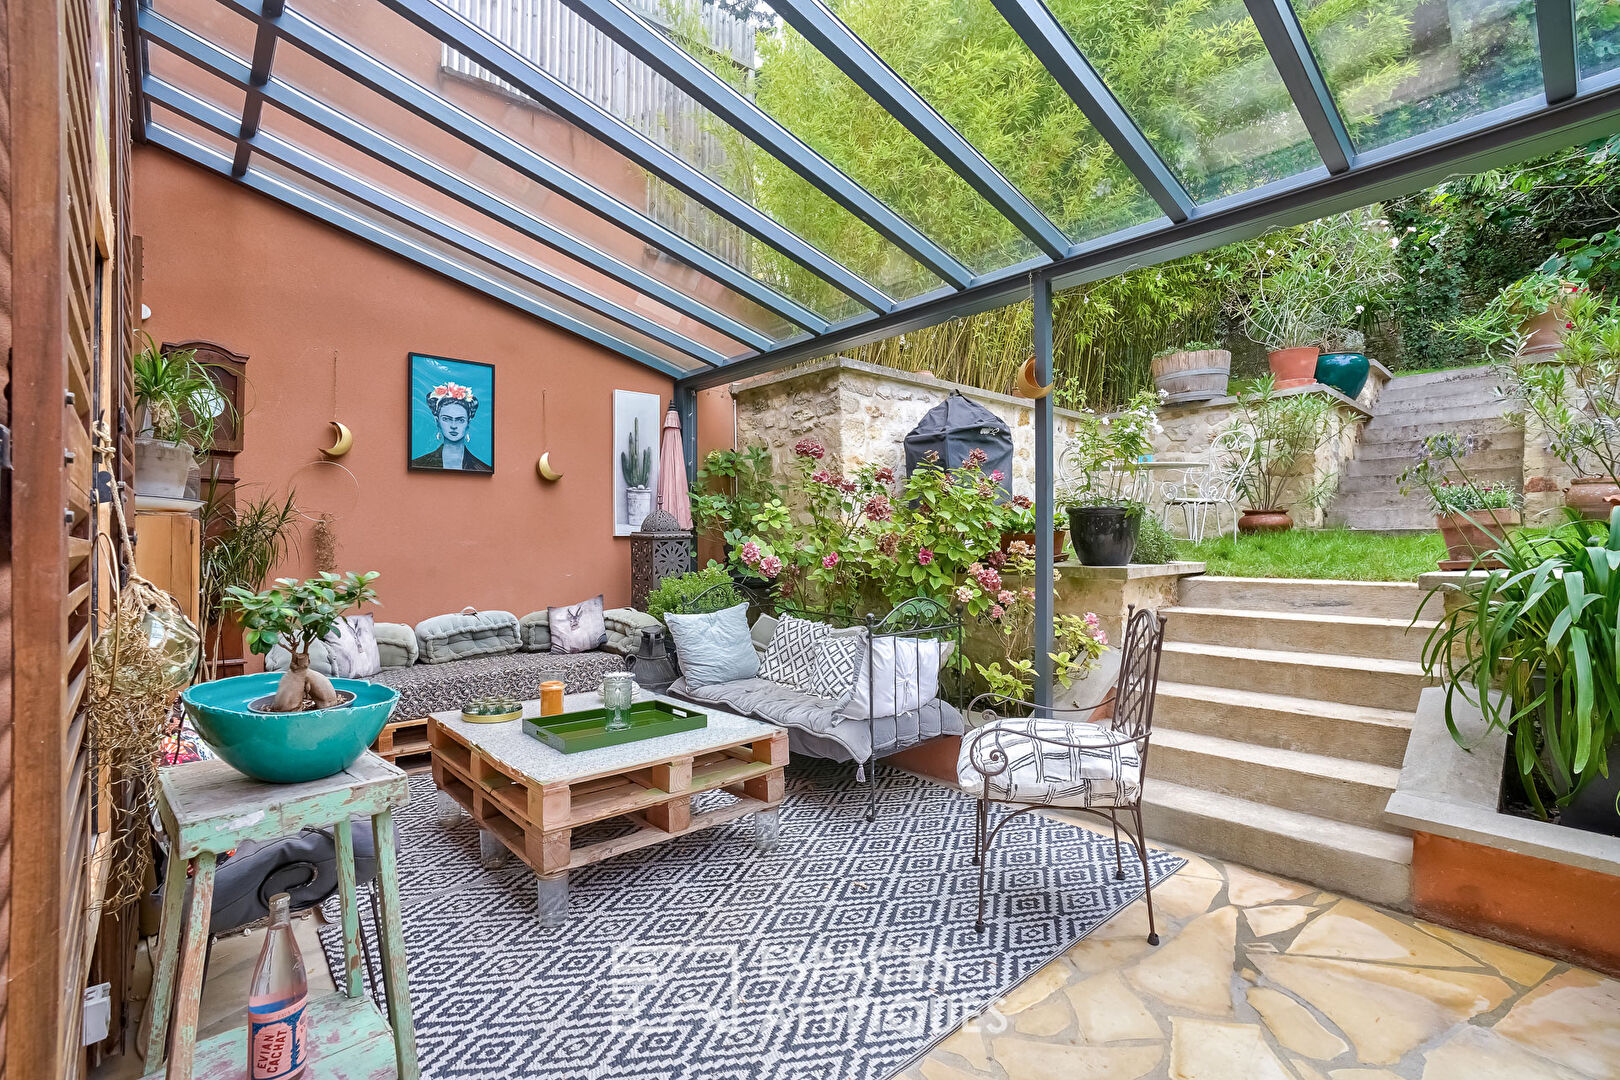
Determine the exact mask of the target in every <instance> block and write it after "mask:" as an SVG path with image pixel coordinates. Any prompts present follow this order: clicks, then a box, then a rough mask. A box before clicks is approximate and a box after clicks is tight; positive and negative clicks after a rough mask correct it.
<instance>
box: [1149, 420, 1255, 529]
mask: <svg viewBox="0 0 1620 1080" xmlns="http://www.w3.org/2000/svg"><path fill="white" fill-rule="evenodd" d="M1253 460H1254V437H1253V436H1252V435H1250V434H1249V433H1248V432H1246V431H1241V430H1239V429H1237V428H1227V429H1226V430H1225V431H1222V432H1221V433H1219V434H1218V435H1216V436H1215V437H1214V438H1213V439H1212V440H1210V444H1209V449H1208V450H1206V451H1205V452H1204V457H1203V461H1204V462H1205V465H1206V467H1205V468H1202V469H1198V470H1196V471H1193V470H1189V471H1188V473H1187V475H1186V476H1185V477H1183V478H1182V479H1180V480H1172V481H1167V482H1166V483H1165V484H1164V486H1163V487H1162V488H1161V493H1162V495H1163V496H1164V512H1165V517H1166V518H1168V517H1169V516H1170V509H1171V508H1172V507H1180V508H1181V519H1182V523H1183V524H1184V525H1185V526H1186V528H1187V539H1188V540H1190V541H1192V542H1193V543H1195V544H1196V543H1199V542H1200V541H1202V540H1203V539H1204V536H1205V534H1206V533H1207V531H1208V528H1209V515H1210V512H1211V511H1213V510H1217V509H1219V508H1220V507H1222V506H1226V507H1230V508H1231V510H1232V534H1233V535H1234V536H1235V535H1237V517H1238V515H1237V510H1238V505H1237V503H1238V498H1239V492H1238V483H1239V482H1240V481H1241V480H1242V478H1243V475H1244V474H1245V473H1246V472H1248V470H1249V465H1250V464H1251V463H1252V462H1253ZM1215 520H1216V523H1217V525H1218V524H1219V522H1220V518H1219V516H1217V517H1216V519H1215ZM1223 531H1224V530H1223Z"/></svg>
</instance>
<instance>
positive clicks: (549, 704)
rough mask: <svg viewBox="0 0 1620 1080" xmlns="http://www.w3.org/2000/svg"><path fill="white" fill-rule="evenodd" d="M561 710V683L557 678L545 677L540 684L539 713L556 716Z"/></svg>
mask: <svg viewBox="0 0 1620 1080" xmlns="http://www.w3.org/2000/svg"><path fill="white" fill-rule="evenodd" d="M562 711H563V684H562V682H561V681H559V680H557V679H547V680H546V681H545V682H543V683H541V684H540V715H541V716H556V715H557V714H558V713H560V712H562Z"/></svg>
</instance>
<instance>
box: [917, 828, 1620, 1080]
mask: <svg viewBox="0 0 1620 1080" xmlns="http://www.w3.org/2000/svg"><path fill="white" fill-rule="evenodd" d="M1181 854H1184V855H1186V858H1187V865H1186V866H1185V867H1184V868H1183V869H1182V870H1181V871H1180V872H1178V873H1177V874H1175V875H1174V876H1173V877H1171V878H1169V879H1168V880H1166V881H1165V882H1164V884H1162V885H1161V886H1159V887H1158V888H1156V889H1154V890H1153V901H1154V903H1153V907H1154V914H1155V916H1156V917H1157V923H1158V931H1159V935H1160V939H1161V944H1160V945H1159V946H1158V947H1157V948H1154V947H1152V946H1150V945H1148V944H1147V941H1146V940H1145V938H1146V935H1147V910H1146V908H1145V907H1144V906H1143V904H1142V902H1141V901H1140V900H1139V901H1137V902H1136V903H1134V904H1132V905H1131V906H1130V907H1129V908H1127V909H1125V911H1123V912H1121V913H1120V914H1119V915H1117V916H1115V917H1114V918H1113V919H1112V920H1110V921H1109V922H1108V923H1106V924H1104V925H1103V926H1101V927H1099V928H1098V929H1097V930H1096V932H1094V933H1093V934H1092V935H1091V936H1090V937H1089V938H1087V939H1085V940H1084V941H1081V942H1080V943H1078V944H1077V945H1075V946H1074V947H1073V948H1071V949H1070V950H1069V951H1068V952H1066V953H1064V954H1063V955H1062V956H1061V957H1058V958H1057V959H1055V960H1053V961H1052V962H1051V963H1050V964H1047V965H1046V966H1045V967H1044V968H1042V969H1041V970H1040V971H1039V972H1037V973H1036V974H1035V976H1034V977H1033V978H1031V979H1030V980H1028V981H1027V982H1025V983H1024V984H1023V985H1021V986H1019V987H1017V988H1016V989H1014V990H1013V991H1012V992H1011V993H1009V994H1008V995H1007V996H1006V997H1005V998H1003V999H1002V1000H1001V1001H1000V1002H998V1003H997V1005H996V1006H995V1007H994V1008H993V1009H992V1010H991V1011H990V1012H989V1013H987V1014H986V1015H985V1016H983V1017H980V1018H979V1019H978V1020H976V1021H974V1022H972V1023H970V1024H968V1025H967V1026H966V1027H964V1028H963V1029H962V1030H960V1031H958V1032H957V1033H955V1034H954V1035H952V1036H951V1037H950V1038H948V1039H946V1040H945V1041H944V1042H942V1043H940V1045H939V1046H937V1047H936V1048H935V1049H934V1050H933V1051H932V1052H931V1053H930V1054H929V1055H928V1056H927V1057H925V1058H924V1059H923V1060H922V1061H921V1062H919V1063H918V1064H917V1065H916V1066H915V1067H913V1068H911V1069H909V1070H907V1071H906V1072H905V1073H903V1074H902V1077H903V1080H1057V1078H1061V1080H1620V980H1615V979H1610V978H1606V977H1604V976H1602V975H1598V974H1595V973H1593V972H1590V971H1586V970H1584V969H1581V968H1576V967H1571V966H1570V965H1568V964H1564V963H1560V962H1558V961H1555V960H1549V959H1547V958H1545V957H1541V956H1536V955H1534V954H1532V953H1527V952H1523V951H1521V950H1519V949H1514V948H1511V947H1509V946H1506V945H1500V944H1497V943H1496V942H1492V941H1484V940H1481V939H1479V938H1476V937H1472V936H1470V935H1468V934H1462V933H1458V932H1456V931H1454V930H1448V929H1445V928H1444V927H1439V926H1433V925H1431V924H1429V923H1425V922H1423V921H1421V920H1417V919H1413V918H1412V917H1410V916H1407V915H1402V914H1400V913H1398V912H1392V911H1385V910H1383V909H1380V908H1375V907H1371V906H1369V905H1367V904H1362V903H1359V902H1357V901H1355V900H1350V899H1345V898H1342V897H1340V896H1337V895H1334V894H1332V893H1325V892H1321V891H1318V890H1316V889H1313V888H1311V887H1310V886H1308V885H1301V884H1299V883H1296V882H1290V881H1284V880H1281V879H1278V878H1273V877H1268V876H1266V875H1264V874H1259V873H1256V872H1255V871H1253V870H1249V869H1247V868H1246V867H1241V866H1237V865H1233V864H1224V863H1221V862H1219V861H1218V860H1215V859H1211V858H1208V857H1204V856H1198V855H1191V854H1187V853H1181ZM1611 915H1612V913H1600V912H1594V913H1593V917H1594V918H1607V917H1611Z"/></svg>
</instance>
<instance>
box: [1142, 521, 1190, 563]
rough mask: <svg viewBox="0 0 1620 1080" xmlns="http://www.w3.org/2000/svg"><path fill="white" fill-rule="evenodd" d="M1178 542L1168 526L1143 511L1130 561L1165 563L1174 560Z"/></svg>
mask: <svg viewBox="0 0 1620 1080" xmlns="http://www.w3.org/2000/svg"><path fill="white" fill-rule="evenodd" d="M1178 543H1179V542H1178V541H1177V540H1176V537H1175V534H1174V533H1172V532H1171V531H1170V529H1169V527H1168V526H1166V525H1165V523H1164V522H1162V521H1160V520H1159V518H1158V517H1157V516H1156V515H1154V514H1148V513H1144V514H1143V515H1142V524H1141V526H1140V527H1139V528H1138V529H1137V532H1136V552H1135V554H1133V555H1132V556H1131V561H1132V562H1139V563H1167V562H1175V560H1176V547H1177V544H1178Z"/></svg>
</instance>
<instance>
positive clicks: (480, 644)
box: [265, 608, 658, 722]
mask: <svg viewBox="0 0 1620 1080" xmlns="http://www.w3.org/2000/svg"><path fill="white" fill-rule="evenodd" d="M545 616H546V609H544V608H542V609H540V610H539V611H537V612H534V613H533V614H530V615H525V616H524V617H523V618H522V619H519V618H517V617H516V616H514V615H513V614H512V613H511V612H507V611H476V612H473V611H468V612H460V613H456V614H450V615H436V616H434V617H433V618H431V619H425V620H423V621H422V622H420V623H417V624H416V626H414V627H412V626H408V625H406V624H405V623H382V622H380V623H376V624H375V626H374V633H375V636H376V641H377V654H378V659H379V662H380V664H381V669H380V670H379V671H377V672H376V673H375V674H373V675H370V676H367V677H368V678H370V679H371V680H372V681H374V682H379V683H382V684H383V685H385V686H391V687H393V688H394V689H395V690H398V691H399V704H398V705H396V706H395V707H394V714H393V720H394V721H395V722H398V721H400V720H406V719H411V718H414V717H420V716H426V715H428V714H429V713H434V712H442V711H444V710H446V709H458V708H460V707H461V706H462V705H464V704H466V703H467V702H468V701H470V700H472V699H473V698H478V697H487V696H489V695H492V694H511V695H513V696H515V697H518V698H520V699H529V698H534V697H537V696H539V695H538V690H537V688H538V686H539V684H540V683H541V682H542V681H544V680H547V679H557V680H560V681H561V682H562V683H563V684H564V687H565V692H567V693H570V694H576V693H582V692H584V691H587V690H595V689H596V688H597V687H598V686H599V685H601V682H602V676H603V675H605V674H607V673H608V672H609V671H622V670H624V668H625V666H626V665H625V658H626V657H628V656H632V655H634V654H635V652H636V650H637V649H639V648H640V646H641V631H642V630H643V629H644V628H646V627H648V626H656V625H658V621H657V620H656V619H654V618H653V617H652V616H650V615H647V614H645V613H643V612H640V611H636V610H635V609H633V608H610V609H608V610H606V611H604V612H603V613H602V616H603V622H604V623H605V627H606V640H605V641H604V642H603V644H602V645H601V646H599V647H598V648H596V649H594V650H591V651H588V652H578V653H554V652H551V651H550V649H551V637H550V631H549V628H548V624H547V620H546V618H545ZM289 660H290V658H289V657H288V655H287V653H286V651H285V650H283V649H281V648H280V647H279V646H278V647H277V648H274V649H272V650H271V651H270V653H269V654H268V655H267V656H266V657H265V668H266V670H270V671H280V670H285V669H286V667H287V664H288V662H289ZM309 663H310V667H312V668H314V669H315V670H317V671H320V672H321V673H322V674H326V675H330V674H332V660H331V657H330V656H329V655H328V653H327V650H326V649H325V648H324V646H323V645H322V644H321V643H320V642H316V643H315V647H314V648H312V649H311V650H310V654H309Z"/></svg>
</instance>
